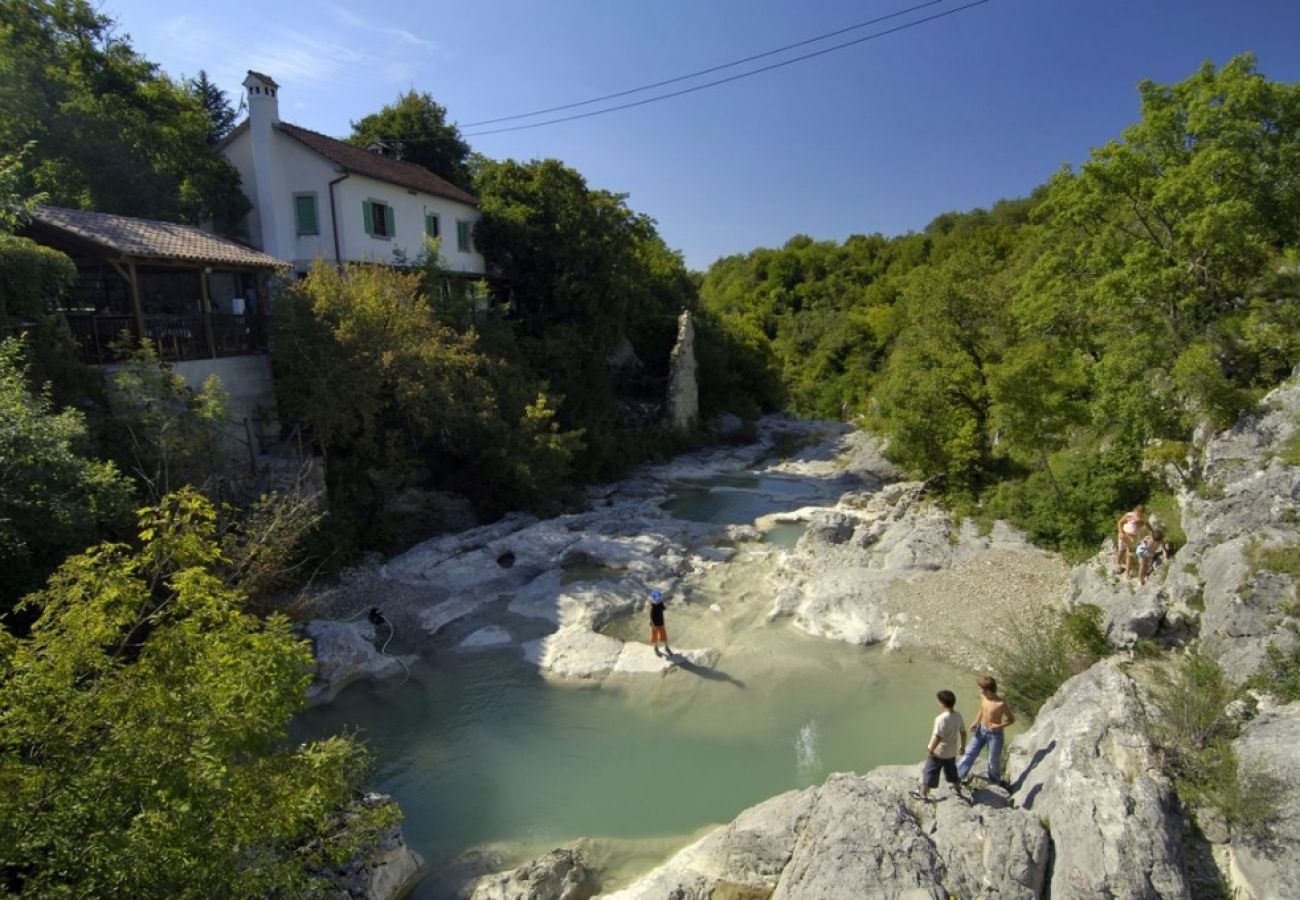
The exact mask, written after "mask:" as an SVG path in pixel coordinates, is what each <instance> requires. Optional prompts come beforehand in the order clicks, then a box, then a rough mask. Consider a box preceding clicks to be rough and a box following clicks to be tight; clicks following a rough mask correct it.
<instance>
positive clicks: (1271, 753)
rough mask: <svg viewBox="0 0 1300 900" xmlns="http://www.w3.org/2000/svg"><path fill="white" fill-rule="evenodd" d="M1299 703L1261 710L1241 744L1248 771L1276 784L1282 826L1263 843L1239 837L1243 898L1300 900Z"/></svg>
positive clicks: (1236, 862)
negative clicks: (1270, 778)
mask: <svg viewBox="0 0 1300 900" xmlns="http://www.w3.org/2000/svg"><path fill="white" fill-rule="evenodd" d="M1298 746H1300V702H1295V703H1291V704H1288V705H1286V706H1274V707H1270V708H1265V709H1264V710H1262V711H1261V712H1260V714H1259V716H1257V717H1256V718H1255V719H1253V720H1252V721H1251V722H1249V723H1248V724H1247V725H1246V727H1245V728H1244V729H1242V732H1241V736H1240V737H1239V738H1238V739H1237V741H1236V750H1237V756H1238V758H1239V759H1240V760H1241V765H1242V767H1243V770H1244V771H1248V772H1251V773H1256V774H1264V775H1267V776H1270V777H1272V778H1273V779H1275V784H1276V790H1277V794H1276V797H1277V809H1278V813H1279V820H1278V821H1277V822H1275V823H1274V826H1273V835H1272V837H1271V839H1269V840H1267V841H1263V842H1261V841H1259V840H1258V839H1255V838H1252V837H1250V836H1246V835H1240V836H1239V835H1234V837H1233V841H1232V848H1231V857H1232V865H1231V875H1232V880H1233V882H1234V884H1233V887H1234V888H1236V889H1237V890H1238V891H1239V892H1240V894H1239V896H1243V897H1253V898H1256V900H1263V898H1266V897H1300V852H1297V848H1300V773H1298V772H1296V766H1295V760H1296V747H1298Z"/></svg>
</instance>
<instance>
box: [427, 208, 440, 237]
mask: <svg viewBox="0 0 1300 900" xmlns="http://www.w3.org/2000/svg"><path fill="white" fill-rule="evenodd" d="M424 233H425V234H427V235H428V236H429V237H431V238H436V237H437V236H438V217H437V216H436V215H434V214H433V213H425V214H424Z"/></svg>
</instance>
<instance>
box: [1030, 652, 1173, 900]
mask: <svg viewBox="0 0 1300 900" xmlns="http://www.w3.org/2000/svg"><path fill="white" fill-rule="evenodd" d="M1145 721H1146V718H1145V712H1144V708H1143V705H1142V703H1141V700H1140V698H1139V695H1138V691H1137V687H1136V685H1135V684H1134V683H1133V681H1132V679H1130V678H1129V677H1128V676H1127V675H1126V674H1125V673H1124V672H1123V671H1122V670H1121V668H1120V665H1119V663H1118V661H1117V660H1114V659H1108V660H1103V661H1102V662H1100V663H1097V664H1096V665H1094V666H1093V667H1092V668H1090V669H1088V670H1087V671H1086V672H1083V673H1081V674H1079V675H1076V676H1075V677H1074V678H1071V679H1070V680H1069V681H1067V682H1066V683H1065V684H1064V685H1062V686H1061V688H1060V689H1059V690H1058V691H1057V692H1056V694H1055V695H1054V696H1053V697H1052V699H1051V700H1049V701H1048V702H1047V704H1046V705H1045V706H1044V707H1043V708H1042V709H1041V710H1040V711H1039V713H1038V716H1037V718H1036V719H1035V720H1034V724H1033V726H1032V727H1031V728H1030V729H1029V730H1028V731H1026V732H1025V733H1024V734H1022V735H1020V736H1019V737H1017V738H1016V739H1015V740H1014V741H1013V742H1012V744H1011V752H1010V759H1009V766H1008V771H1009V772H1010V773H1011V774H1012V775H1014V777H1015V781H1014V782H1013V785H1012V786H1013V789H1014V792H1015V798H1016V802H1017V804H1018V805H1019V806H1020V807H1022V808H1023V809H1025V810H1028V811H1030V812H1032V813H1033V814H1034V815H1036V816H1039V817H1041V819H1042V820H1043V821H1044V822H1046V823H1047V827H1048V828H1049V829H1050V831H1051V839H1052V846H1053V848H1054V863H1053V869H1052V883H1051V896H1052V897H1053V898H1079V900H1084V898H1093V897H1148V898H1156V897H1160V898H1165V897H1178V898H1183V897H1188V896H1190V889H1189V884H1188V878H1187V874H1186V872H1185V870H1184V867H1183V861H1182V858H1181V852H1180V847H1181V842H1182V834H1183V826H1182V820H1181V817H1180V816H1179V813H1178V806H1177V802H1176V798H1175V797H1174V794H1173V790H1172V788H1171V787H1170V785H1169V783H1168V782H1167V780H1166V779H1165V778H1164V776H1163V775H1162V774H1161V773H1160V759H1159V756H1158V754H1157V752H1156V750H1155V748H1154V746H1153V745H1152V743H1151V740H1150V739H1149V738H1148V737H1147V734H1146V728H1145V725H1144V723H1145Z"/></svg>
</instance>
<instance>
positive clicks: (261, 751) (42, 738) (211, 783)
mask: <svg viewBox="0 0 1300 900" xmlns="http://www.w3.org/2000/svg"><path fill="white" fill-rule="evenodd" d="M215 518H216V516H215V512H214V510H213V509H212V507H211V506H210V505H209V504H208V503H207V502H206V501H205V500H203V499H202V498H201V497H199V496H197V495H195V494H193V493H188V492H182V493H179V494H175V495H172V496H170V497H168V498H167V499H166V500H165V501H164V503H163V504H162V505H161V506H159V507H157V508H153V509H147V510H144V511H142V513H141V515H140V544H139V549H138V550H134V551H133V550H131V549H129V548H128V547H126V546H124V545H120V544H104V545H101V546H98V547H94V548H92V549H90V550H88V551H86V553H85V554H83V555H81V556H77V557H73V558H72V559H69V560H68V561H67V562H65V563H64V564H63V566H62V567H61V568H60V569H59V571H58V572H57V573H56V574H55V575H54V576H53V577H52V578H51V579H50V582H49V585H48V587H47V588H46V589H45V590H43V591H41V592H39V593H37V594H33V595H32V596H31V597H30V598H29V599H28V601H27V602H28V604H30V605H31V607H32V608H33V609H34V610H35V611H37V612H38V613H39V618H38V619H37V620H36V622H35V624H34V626H33V628H32V631H31V634H30V636H28V637H26V638H21V639H20V638H15V637H14V636H12V635H11V634H9V633H7V632H3V631H0V885H3V888H4V891H5V893H6V894H7V895H12V896H21V897H122V898H127V897H164V896H166V897H196V898H197V897H270V896H303V895H304V894H307V893H314V892H317V891H320V890H322V889H324V888H325V887H326V886H327V882H325V881H324V879H323V877H322V876H321V875H320V873H321V872H322V871H326V870H328V869H329V868H330V867H331V866H336V865H338V864H340V863H342V862H343V861H345V860H347V859H348V858H350V857H351V856H352V855H353V854H354V853H355V852H356V851H357V850H358V849H359V848H360V847H362V846H366V845H369V844H371V843H373V841H374V839H375V836H376V832H377V829H379V828H381V827H383V826H385V825H387V824H390V823H392V822H393V821H394V820H395V819H396V818H397V816H398V813H397V810H396V809H395V808H394V807H393V806H392V805H388V806H381V807H377V808H365V807H364V806H363V805H362V804H359V803H358V802H357V801H358V799H359V790H360V788H361V782H362V779H363V777H364V776H365V773H366V763H367V759H366V755H365V753H364V751H363V749H362V748H361V746H360V745H359V743H358V742H357V741H356V740H355V739H353V738H350V737H339V738H332V739H329V740H325V741H318V742H315V743H311V744H306V745H301V746H296V747H295V746H289V745H287V744H286V742H285V733H286V726H287V725H288V722H289V718H290V717H291V716H292V715H293V714H294V713H295V712H297V711H298V710H299V709H301V708H302V706H303V704H304V701H305V692H306V688H307V685H308V684H309V683H310V681H311V678H312V671H313V667H312V657H311V650H310V648H309V646H308V644H307V642H305V641H303V640H300V639H298V638H296V637H294V636H293V635H292V634H291V633H290V630H289V623H288V622H287V621H286V620H285V619H284V618H282V617H271V618H270V619H267V620H261V619H258V618H256V617H255V616H251V615H249V614H248V613H246V612H244V611H243V610H242V608H241V607H242V603H243V598H242V597H241V596H240V595H239V594H238V593H237V592H236V591H234V590H232V589H231V588H230V587H229V586H228V585H227V584H226V583H225V582H224V581H223V580H222V578H220V577H219V576H218V574H217V571H216V570H217V569H218V568H219V567H220V566H221V565H222V563H223V560H222V556H221V552H220V549H219V547H218V544H217V541H216V526H215ZM345 825H346V828H345V827H344V826H345Z"/></svg>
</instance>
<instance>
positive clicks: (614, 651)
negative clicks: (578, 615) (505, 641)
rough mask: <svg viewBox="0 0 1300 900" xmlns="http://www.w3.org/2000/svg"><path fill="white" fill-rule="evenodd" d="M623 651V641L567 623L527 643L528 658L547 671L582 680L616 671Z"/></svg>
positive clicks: (600, 676) (597, 677) (601, 676)
mask: <svg viewBox="0 0 1300 900" xmlns="http://www.w3.org/2000/svg"><path fill="white" fill-rule="evenodd" d="M533 647H535V648H536V649H535V650H534V649H533ZM622 652H623V642H622V641H620V640H618V639H617V638H612V637H608V636H606V635H603V634H597V633H596V632H594V631H592V630H590V629H588V628H586V627H584V626H582V625H566V626H565V627H563V628H561V629H560V630H559V631H557V632H555V633H554V634H552V635H549V636H547V637H544V638H542V639H541V641H538V642H535V643H533V644H530V645H525V658H526V659H529V661H532V662H536V663H537V665H538V667H539V668H540V669H541V670H542V672H543V673H545V674H548V675H553V676H555V677H557V678H570V679H580V680H599V679H602V678H604V677H605V676H607V675H608V674H609V673H610V672H611V671H613V669H614V664H615V663H616V662H618V657H619V654H621V653H622ZM534 653H535V656H534V655H533V654H534Z"/></svg>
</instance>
